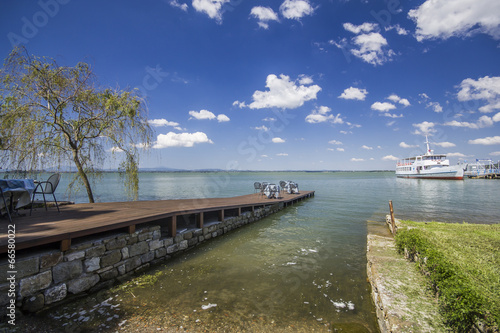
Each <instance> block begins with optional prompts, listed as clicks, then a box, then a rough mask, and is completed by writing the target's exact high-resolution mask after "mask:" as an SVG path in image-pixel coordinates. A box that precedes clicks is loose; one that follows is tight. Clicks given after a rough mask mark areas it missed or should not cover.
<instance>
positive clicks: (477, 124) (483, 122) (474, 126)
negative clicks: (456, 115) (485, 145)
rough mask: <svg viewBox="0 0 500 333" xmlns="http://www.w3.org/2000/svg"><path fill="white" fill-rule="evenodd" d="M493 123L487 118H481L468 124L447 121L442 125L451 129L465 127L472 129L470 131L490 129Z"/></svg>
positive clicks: (465, 122)
mask: <svg viewBox="0 0 500 333" xmlns="http://www.w3.org/2000/svg"><path fill="white" fill-rule="evenodd" d="M493 124H494V121H493V119H492V118H490V117H488V116H481V117H479V119H478V121H477V122H475V123H470V122H467V121H456V120H452V121H448V122H446V123H444V124H443V125H445V126H453V127H467V128H472V129H480V128H485V127H491V126H493Z"/></svg>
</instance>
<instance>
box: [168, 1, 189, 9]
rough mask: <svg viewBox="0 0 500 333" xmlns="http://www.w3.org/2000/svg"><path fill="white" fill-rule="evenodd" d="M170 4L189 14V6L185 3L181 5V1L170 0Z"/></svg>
mask: <svg viewBox="0 0 500 333" xmlns="http://www.w3.org/2000/svg"><path fill="white" fill-rule="evenodd" d="M169 4H170V6H172V7H176V8H179V9H181V10H183V11H185V12H187V10H188V5H187V4H185V3H179V1H177V0H170V2H169Z"/></svg>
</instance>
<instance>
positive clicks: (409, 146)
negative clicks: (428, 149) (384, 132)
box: [399, 141, 419, 148]
mask: <svg viewBox="0 0 500 333" xmlns="http://www.w3.org/2000/svg"><path fill="white" fill-rule="evenodd" d="M399 146H400V147H401V148H418V147H419V145H409V144H407V143H406V142H404V141H402V142H400V143H399Z"/></svg>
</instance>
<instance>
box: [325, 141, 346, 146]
mask: <svg viewBox="0 0 500 333" xmlns="http://www.w3.org/2000/svg"><path fill="white" fill-rule="evenodd" d="M328 143H329V144H331V145H342V144H343V143H342V142H340V141H337V140H330V141H328Z"/></svg>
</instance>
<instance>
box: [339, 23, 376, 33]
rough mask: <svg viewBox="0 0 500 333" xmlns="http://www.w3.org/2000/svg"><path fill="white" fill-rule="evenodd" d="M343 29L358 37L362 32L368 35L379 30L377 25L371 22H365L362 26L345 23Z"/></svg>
mask: <svg viewBox="0 0 500 333" xmlns="http://www.w3.org/2000/svg"><path fill="white" fill-rule="evenodd" d="M343 27H344V29H345V30H347V31H349V32H352V33H353V34H356V35H358V34H359V33H361V32H364V33H367V32H371V31H374V30H378V24H377V23H369V22H365V23H363V24H361V25H354V24H352V23H344V24H343Z"/></svg>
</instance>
